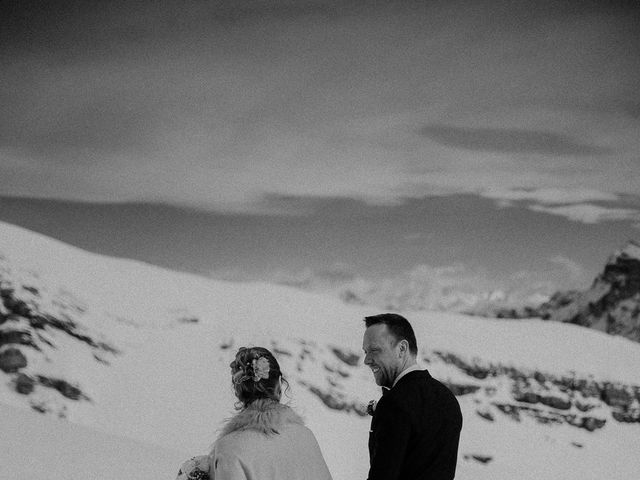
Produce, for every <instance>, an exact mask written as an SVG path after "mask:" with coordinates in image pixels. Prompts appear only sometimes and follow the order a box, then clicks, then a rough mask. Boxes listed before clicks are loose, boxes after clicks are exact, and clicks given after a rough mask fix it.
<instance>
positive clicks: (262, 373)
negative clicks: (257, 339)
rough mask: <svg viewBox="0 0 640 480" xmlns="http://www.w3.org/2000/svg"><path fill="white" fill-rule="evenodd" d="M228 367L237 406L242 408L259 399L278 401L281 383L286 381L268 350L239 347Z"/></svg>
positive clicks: (280, 394)
mask: <svg viewBox="0 0 640 480" xmlns="http://www.w3.org/2000/svg"><path fill="white" fill-rule="evenodd" d="M230 367H231V381H232V384H233V390H234V392H235V394H236V397H238V401H239V402H238V405H237V407H238V408H244V407H246V406H248V405H249V404H251V403H252V402H253V401H254V400H259V399H271V400H275V401H278V402H279V401H280V397H281V396H282V383H285V385H287V383H286V380H285V379H284V378H282V372H281V371H280V365H279V364H278V361H277V360H276V358H275V357H274V356H273V354H272V353H271V352H270V351H269V350H267V349H266V348H262V347H248V348H247V347H241V348H240V349H239V350H238V352H237V353H236V358H235V359H234V361H233V362H231V365H230Z"/></svg>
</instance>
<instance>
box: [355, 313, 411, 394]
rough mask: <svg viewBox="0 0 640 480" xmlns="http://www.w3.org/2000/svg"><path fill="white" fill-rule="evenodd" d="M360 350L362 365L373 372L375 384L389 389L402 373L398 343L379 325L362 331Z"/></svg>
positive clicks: (385, 327) (387, 330)
mask: <svg viewBox="0 0 640 480" xmlns="http://www.w3.org/2000/svg"><path fill="white" fill-rule="evenodd" d="M362 349H363V350H364V364H365V365H367V366H368V367H369V368H370V369H371V371H372V372H373V377H374V378H375V380H376V383H377V384H378V385H380V386H381V387H389V388H391V386H392V385H393V382H394V381H395V379H396V378H397V377H398V375H399V374H400V372H401V371H402V365H403V363H402V353H401V349H400V342H397V341H396V339H395V337H394V336H393V335H392V334H391V333H390V332H389V329H388V327H387V326H386V325H385V324H383V323H379V324H376V325H371V326H370V327H368V328H367V329H366V330H365V331H364V339H363V341H362Z"/></svg>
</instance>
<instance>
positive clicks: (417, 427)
mask: <svg viewBox="0 0 640 480" xmlns="http://www.w3.org/2000/svg"><path fill="white" fill-rule="evenodd" d="M461 429H462V413H461V412H460V405H459V404H458V400H456V397H455V396H454V395H453V393H451V391H450V390H449V389H448V388H447V387H446V386H444V385H443V384H442V383H440V382H439V381H437V380H436V379H434V378H433V377H432V376H431V375H430V374H429V372H428V371H427V370H416V371H413V372H409V373H407V374H406V375H405V376H403V377H402V378H401V379H400V380H399V381H398V383H397V384H396V385H395V387H393V388H392V389H391V390H389V391H388V392H387V393H386V394H385V395H384V396H383V397H382V398H381V399H380V401H379V402H378V405H377V407H376V410H375V412H374V415H373V420H372V421H371V433H370V434H369V459H370V462H371V468H370V470H369V480H396V479H401V480H451V479H452V478H453V477H454V476H455V472H456V460H457V457H458V441H459V440H460V430H461Z"/></svg>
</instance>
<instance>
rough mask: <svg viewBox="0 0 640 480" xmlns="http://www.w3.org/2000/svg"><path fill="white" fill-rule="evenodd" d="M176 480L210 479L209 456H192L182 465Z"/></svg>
mask: <svg viewBox="0 0 640 480" xmlns="http://www.w3.org/2000/svg"><path fill="white" fill-rule="evenodd" d="M176 480H210V479H209V456H208V455H198V456H196V457H191V458H190V459H189V460H187V461H186V462H184V463H183V464H182V465H181V466H180V470H179V471H178V476H177V477H176Z"/></svg>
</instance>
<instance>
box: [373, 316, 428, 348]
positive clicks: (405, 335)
mask: <svg viewBox="0 0 640 480" xmlns="http://www.w3.org/2000/svg"><path fill="white" fill-rule="evenodd" d="M364 323H365V325H366V326H367V328H369V327H370V326H371V325H378V324H380V323H382V324H384V325H386V326H387V328H388V329H389V332H391V334H392V335H393V336H394V337H395V338H396V340H397V341H398V342H399V341H401V340H406V341H407V342H408V343H409V351H410V352H411V353H412V354H413V355H417V354H418V342H417V341H416V334H415V333H414V331H413V327H411V324H410V323H409V320H407V319H406V318H404V317H403V316H402V315H398V314H397V313H381V314H380V315H372V316H370V317H364Z"/></svg>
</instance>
